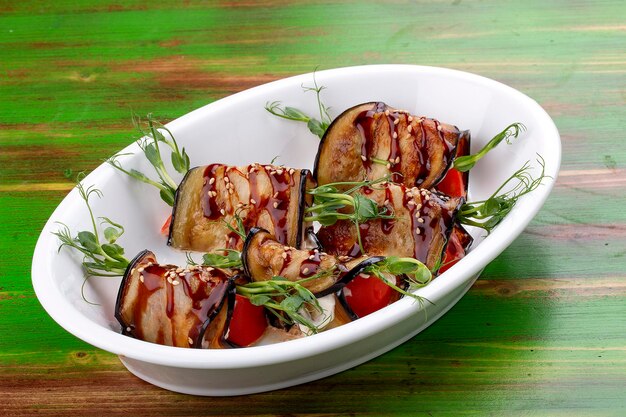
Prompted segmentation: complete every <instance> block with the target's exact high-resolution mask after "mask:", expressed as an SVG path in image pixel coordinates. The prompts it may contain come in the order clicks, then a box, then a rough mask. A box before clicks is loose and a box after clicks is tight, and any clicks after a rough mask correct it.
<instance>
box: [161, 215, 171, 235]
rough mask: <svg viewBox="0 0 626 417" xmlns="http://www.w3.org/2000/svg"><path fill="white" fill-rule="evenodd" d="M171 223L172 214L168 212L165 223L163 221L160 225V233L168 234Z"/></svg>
mask: <svg viewBox="0 0 626 417" xmlns="http://www.w3.org/2000/svg"><path fill="white" fill-rule="evenodd" d="M171 223H172V215H171V214H170V217H168V218H167V220H165V223H163V226H161V234H162V235H168V234H169V233H170V224H171Z"/></svg>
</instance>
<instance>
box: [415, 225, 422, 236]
mask: <svg viewBox="0 0 626 417" xmlns="http://www.w3.org/2000/svg"><path fill="white" fill-rule="evenodd" d="M415 234H416V235H420V234H422V229H420V228H419V227H416V228H415Z"/></svg>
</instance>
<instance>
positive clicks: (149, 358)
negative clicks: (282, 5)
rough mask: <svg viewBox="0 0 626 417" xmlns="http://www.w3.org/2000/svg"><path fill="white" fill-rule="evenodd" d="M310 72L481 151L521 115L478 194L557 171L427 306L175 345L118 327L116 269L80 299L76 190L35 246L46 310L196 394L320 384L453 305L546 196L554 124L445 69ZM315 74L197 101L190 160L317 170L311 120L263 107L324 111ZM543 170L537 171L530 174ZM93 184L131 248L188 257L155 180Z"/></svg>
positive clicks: (352, 101) (99, 209) (180, 131)
mask: <svg viewBox="0 0 626 417" xmlns="http://www.w3.org/2000/svg"><path fill="white" fill-rule="evenodd" d="M315 77H316V80H317V83H318V84H319V85H323V86H325V87H326V89H325V90H324V91H323V93H322V99H323V101H324V103H325V104H326V105H329V106H331V110H330V112H331V115H332V116H333V117H335V116H337V115H338V114H340V113H341V112H342V111H343V110H345V109H347V108H349V107H352V106H354V105H356V104H358V103H362V102H367V101H384V102H386V103H387V104H389V105H391V106H394V107H396V108H403V109H407V110H409V111H410V112H411V113H414V114H418V115H426V116H428V117H433V118H437V119H439V120H441V121H445V122H447V123H451V124H455V125H457V126H458V127H459V128H461V129H470V130H471V132H472V148H473V151H474V152H475V151H476V150H477V149H480V148H481V147H482V146H483V145H484V144H485V143H486V142H487V141H488V140H489V139H491V137H493V136H494V135H495V134H496V133H498V132H500V131H501V130H502V129H503V128H504V127H506V126H507V125H509V124H510V123H513V122H522V123H523V124H525V125H526V127H527V131H526V132H525V133H524V134H523V135H522V136H521V137H520V138H519V139H517V140H516V141H515V142H514V143H513V144H512V145H505V144H501V145H500V146H499V147H497V148H496V149H495V150H493V151H492V152H490V153H489V154H488V155H487V156H486V157H485V158H483V159H482V160H481V161H480V162H479V163H478V164H477V165H476V167H475V168H474V169H472V171H471V177H470V199H473V200H479V199H483V198H486V197H488V196H489V195H490V194H491V193H492V192H493V191H494V190H495V189H496V188H497V187H498V186H499V185H500V184H502V183H503V182H504V180H506V179H507V178H508V177H509V176H510V175H511V174H512V173H513V171H515V170H516V169H517V168H519V167H521V166H522V165H523V164H524V163H525V162H526V161H530V162H531V164H533V165H534V166H535V167H537V165H538V164H537V162H536V159H537V155H541V157H543V158H544V159H545V169H546V175H549V176H551V178H546V179H545V181H544V183H543V185H542V186H540V187H539V188H538V189H536V190H535V191H533V192H532V193H530V194H528V195H526V196H524V197H523V198H522V199H520V200H519V202H518V204H517V205H516V206H515V208H514V209H513V211H512V212H511V213H510V214H509V215H508V216H507V217H506V218H505V219H504V221H503V222H502V223H501V224H500V225H499V226H498V227H497V228H496V229H495V230H494V231H493V232H492V233H491V234H490V235H489V236H487V237H485V236H484V234H485V233H484V232H482V231H480V230H473V231H472V234H473V236H474V238H475V243H474V246H473V248H472V250H471V251H470V253H469V254H468V255H467V256H466V257H465V258H464V259H462V260H461V261H460V262H459V263H458V264H456V265H455V266H454V267H452V268H451V269H450V270H448V271H447V272H445V273H444V274H442V275H441V276H439V277H438V278H436V279H435V280H434V281H433V282H432V283H430V284H429V285H428V286H426V287H425V288H422V289H420V290H419V295H421V296H423V297H425V298H427V299H428V300H430V301H431V303H425V305H424V306H420V305H419V304H417V303H415V302H414V300H413V299H410V298H406V297H405V298H403V299H401V300H400V301H398V302H396V303H394V304H392V305H390V306H388V307H386V308H384V309H382V310H379V311H377V312H376V313H373V314H371V315H369V316H367V317H364V318H362V319H359V320H357V321H354V322H352V323H349V324H347V325H344V326H342V327H339V328H336V329H332V330H329V331H326V332H322V333H320V334H317V335H314V336H310V337H306V338H302V339H298V340H292V341H288V342H283V343H278V344H274V345H268V346H257V347H251V348H243V349H229V350H199V349H183V348H174V347H167V346H161V345H157V344H152V343H147V342H143V341H140V340H136V339H133V338H130V337H127V336H123V335H121V334H120V326H119V324H118V322H117V321H116V320H115V318H114V315H113V314H114V311H113V309H114V305H115V297H116V294H117V291H118V287H119V283H120V279H119V278H91V279H89V280H88V281H87V282H86V285H85V287H84V296H85V298H86V299H87V300H89V301H90V302H92V303H96V304H97V305H94V304H89V303H87V302H86V301H85V300H84V299H83V295H82V294H81V286H82V285H83V281H84V280H85V275H84V272H83V270H82V268H81V266H80V263H81V260H82V259H81V257H80V256H78V255H77V254H76V253H73V252H72V251H70V250H67V249H63V250H61V251H60V252H58V248H59V241H58V239H57V238H56V236H54V235H53V234H52V232H54V231H56V230H58V228H59V225H58V224H57V222H62V223H65V224H67V225H68V226H69V228H70V229H71V230H72V231H73V233H76V232H77V231H80V230H88V229H89V226H90V221H89V217H88V212H87V210H86V207H85V205H84V202H83V201H82V200H81V198H80V196H79V195H78V192H77V190H76V189H74V190H73V191H72V192H70V193H69V195H68V196H67V197H66V198H65V199H64V200H63V201H62V202H61V204H60V205H59V207H58V208H57V209H56V210H55V211H54V213H53V214H52V216H51V217H50V219H49V221H48V222H47V224H46V225H45V227H44V229H43V231H42V233H41V236H40V237H39V241H38V242H37V246H36V248H35V253H34V257H33V266H32V280H33V286H34V288H35V292H36V294H37V297H38V298H39V300H40V302H41V304H42V305H43V307H44V308H45V309H46V311H47V312H48V313H49V314H50V316H51V317H52V318H53V319H54V320H56V321H57V323H59V324H60V325H61V326H62V327H64V328H65V329H66V330H67V331H69V332H70V333H72V334H73V335H75V336H76V337H78V338H80V339H82V340H84V341H86V342H88V343H90V344H92V345H94V346H96V347H99V348H101V349H104V350H107V351H109V352H112V353H115V354H117V355H119V357H120V360H121V361H122V363H123V364H124V365H125V366H126V367H127V368H128V369H129V370H130V371H131V372H132V373H133V374H135V375H137V376H138V377H139V378H142V379H144V380H146V381H148V382H150V383H153V384H155V385H158V386H160V387H163V388H166V389H169V390H172V391H177V392H182V393H188V394H196V395H239V394H249V393H255V392H261V391H268V390H273V389H278V388H283V387H287V386H291V385H295V384H300V383H303V382H307V381H312V380H315V379H318V378H322V377H325V376H328V375H331V374H334V373H337V372H340V371H343V370H345V369H348V368H350V367H353V366H355V365H358V364H360V363H363V362H365V361H367V360H369V359H372V358H374V357H376V356H378V355H380V354H382V353H384V352H386V351H388V350H390V349H392V348H394V347H395V346H398V345H399V344H401V343H403V342H405V341H406V340H408V339H410V338H411V337H413V336H415V335H416V334H417V333H419V332H420V331H422V330H423V329H424V328H426V327H427V326H429V325H430V324H432V323H433V322H434V321H436V320H437V319H438V318H439V317H441V316H442V315H443V314H444V313H445V312H446V311H448V310H449V309H450V308H451V307H452V306H453V305H454V304H455V303H456V302H457V301H458V300H459V299H460V298H461V297H462V296H463V294H465V292H466V291H467V290H468V289H469V288H470V286H471V285H472V284H473V282H474V281H475V280H476V278H477V277H478V275H479V274H480V271H481V270H482V269H483V268H484V267H485V266H486V265H487V264H488V263H489V262H490V261H492V260H493V259H494V258H495V257H496V256H498V255H499V254H500V253H501V252H502V251H503V250H504V249H505V248H506V247H507V246H508V245H509V244H510V243H511V242H512V241H513V240H514V239H515V238H516V237H517V236H518V235H519V234H520V233H521V232H522V231H523V230H524V228H525V227H526V225H527V224H528V223H529V222H530V221H531V219H532V218H533V216H534V215H535V214H536V213H537V212H538V211H539V209H540V208H541V206H542V204H543V203H544V201H545V200H546V198H547V197H548V194H549V193H550V190H551V189H552V186H553V184H554V181H555V179H556V176H557V173H558V169H559V165H560V158H561V144H560V138H559V133H558V131H557V129H556V127H555V125H554V123H553V122H552V120H551V119H550V117H549V116H548V114H547V113H546V112H545V111H544V110H543V109H542V108H541V107H540V106H539V105H538V104H537V103H536V102H535V101H533V100H532V99H530V98H529V97H527V96H525V95H524V94H522V93H520V92H519V91H516V90H514V89H512V88H510V87H507V86H506V85H503V84H501V83H498V82H496V81H493V80H490V79H487V78H483V77H480V76H477V75H473V74H469V73H465V72H460V71H454V70H450V69H443V68H433V67H421V66H409V65H374V66H361V67H350V68H339V69H334V70H328V71H320V72H317V73H316V74H315ZM312 84H313V74H305V75H301V76H296V77H291V78H287V79H283V80H280V81H276V82H272V83H269V84H265V85H261V86H259V87H256V88H252V89H250V90H247V91H244V92H241V93H238V94H235V95H232V96H230V97H227V98H224V99H222V100H219V101H217V102H215V103H211V104H209V105H207V106H204V107H202V108H200V109H198V110H195V111H193V112H191V113H189V114H187V115H185V116H183V117H181V118H179V119H177V120H175V121H173V122H171V123H170V124H168V128H169V129H170V130H171V131H172V133H173V134H174V136H175V137H176V139H177V141H178V143H179V144H181V145H183V146H184V147H185V148H186V150H187V152H188V154H189V155H190V158H191V163H192V166H195V165H205V164H209V163H213V162H222V163H227V164H240V165H244V164H249V163H252V162H260V163H269V162H270V161H271V160H272V159H274V158H275V157H277V156H278V158H277V163H278V164H284V165H286V166H290V167H295V168H312V166H313V162H314V158H315V155H316V152H317V148H318V144H319V139H318V138H317V137H316V136H314V135H312V134H311V133H310V132H309V131H308V130H307V128H306V126H305V125H304V124H302V123H296V122H292V121H287V120H283V119H279V118H277V117H274V116H272V115H270V114H269V113H268V112H267V111H265V109H264V106H265V104H266V102H268V101H274V100H280V101H282V102H283V104H285V105H288V106H293V107H296V108H299V109H301V110H303V111H305V112H306V113H308V114H312V115H315V114H317V102H316V100H315V96H314V94H312V93H310V92H309V93H305V92H303V90H302V87H301V86H302V85H305V86H310V85H312ZM155 110H158V109H155ZM129 130H130V127H129ZM122 152H124V153H131V154H133V155H130V156H126V157H125V159H124V160H123V163H124V165H125V166H127V167H133V168H137V169H139V170H140V171H142V172H146V173H148V172H152V171H151V167H150V166H149V165H148V164H147V162H146V161H144V158H143V155H141V154H140V150H139V148H138V146H137V145H136V144H134V143H133V144H132V145H130V146H128V147H127V148H126V149H124V150H123V151H122ZM103 156H105V155H103ZM172 171H173V170H172ZM539 172H540V171H539V169H538V168H537V169H535V170H534V171H533V174H534V175H535V176H537V175H538V174H539ZM178 179H180V178H178ZM84 184H85V185H86V186H90V185H95V186H96V187H97V188H99V189H100V190H101V191H102V193H103V197H102V198H99V199H98V198H95V199H92V200H91V204H92V208H93V210H94V214H95V215H96V216H106V217H109V218H111V219H112V220H114V221H116V222H119V223H121V224H122V225H124V226H125V228H126V232H125V234H124V236H123V237H122V239H121V240H120V242H119V243H120V244H121V245H122V246H123V247H124V248H125V249H126V255H127V256H128V257H132V256H134V254H136V253H138V252H139V251H141V250H143V249H146V248H148V249H150V250H152V251H154V252H155V253H156V255H157V256H158V259H159V260H161V261H162V262H168V263H179V264H184V263H185V254H184V253H182V252H179V251H176V250H174V249H171V248H170V247H168V246H166V242H165V241H166V239H165V237H164V236H163V235H161V234H160V232H159V231H160V228H161V225H162V224H163V222H164V221H165V219H166V218H167V217H168V216H169V214H170V208H169V207H168V206H166V205H165V204H164V203H163V202H162V201H161V200H160V198H159V196H158V193H157V192H156V191H155V189H153V188H150V187H149V186H147V185H145V184H143V183H138V182H137V181H135V180H133V179H131V178H130V177H127V176H125V175H123V174H122V173H120V172H118V171H115V170H114V169H113V168H112V167H110V166H108V165H106V164H103V165H102V166H100V167H98V168H97V169H96V170H94V171H93V172H92V173H91V174H90V175H89V176H87V177H86V178H85V179H84Z"/></svg>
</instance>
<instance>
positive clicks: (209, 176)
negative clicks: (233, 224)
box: [201, 164, 226, 220]
mask: <svg viewBox="0 0 626 417" xmlns="http://www.w3.org/2000/svg"><path fill="white" fill-rule="evenodd" d="M220 167H224V169H226V166H225V165H222V164H211V165H208V166H207V167H206V168H205V169H204V186H203V187H202V200H201V204H202V211H203V213H204V217H206V218H207V219H209V220H217V219H219V218H220V217H221V216H222V213H220V208H219V207H218V205H217V199H216V198H215V197H211V196H209V192H217V178H215V174H216V173H217V170H218V169H219V168H220ZM224 175H226V174H224ZM211 180H213V183H211Z"/></svg>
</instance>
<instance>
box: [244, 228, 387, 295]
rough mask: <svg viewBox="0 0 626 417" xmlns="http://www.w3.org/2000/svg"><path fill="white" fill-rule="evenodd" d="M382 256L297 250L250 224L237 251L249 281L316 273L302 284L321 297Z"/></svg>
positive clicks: (306, 276) (291, 277) (290, 277)
mask: <svg viewBox="0 0 626 417" xmlns="http://www.w3.org/2000/svg"><path fill="white" fill-rule="evenodd" d="M383 259H385V258H384V257H381V256H377V257H367V256H362V257H359V258H351V257H349V256H339V257H337V256H332V255H328V254H326V253H324V252H320V251H318V250H317V249H312V250H299V249H296V248H292V247H288V246H285V245H282V244H281V243H280V242H277V241H276V240H275V239H274V238H273V237H272V235H271V234H270V233H269V232H268V231H267V230H263V229H259V228H253V229H252V230H250V233H248V236H247V238H246V243H245V245H244V248H243V251H242V253H241V260H242V263H243V268H244V271H245V273H246V274H247V275H248V276H249V277H250V278H251V279H252V280H253V281H267V280H270V279H272V277H275V276H281V277H284V278H287V279H288V280H290V281H298V280H302V279H305V278H311V277H314V276H316V275H317V276H318V277H317V278H315V279H311V280H310V281H307V282H304V283H303V284H302V285H303V286H304V287H306V288H307V289H308V290H309V291H311V292H312V293H313V294H315V296H316V297H318V298H319V297H323V296H326V295H329V294H333V293H336V292H337V291H339V290H340V289H341V288H343V287H344V286H345V285H346V284H347V283H349V282H350V281H351V280H352V279H354V277H356V276H357V275H359V274H360V273H361V272H362V271H363V270H364V269H365V268H367V267H368V266H370V265H372V264H375V263H377V262H380V261H382V260H383Z"/></svg>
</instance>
